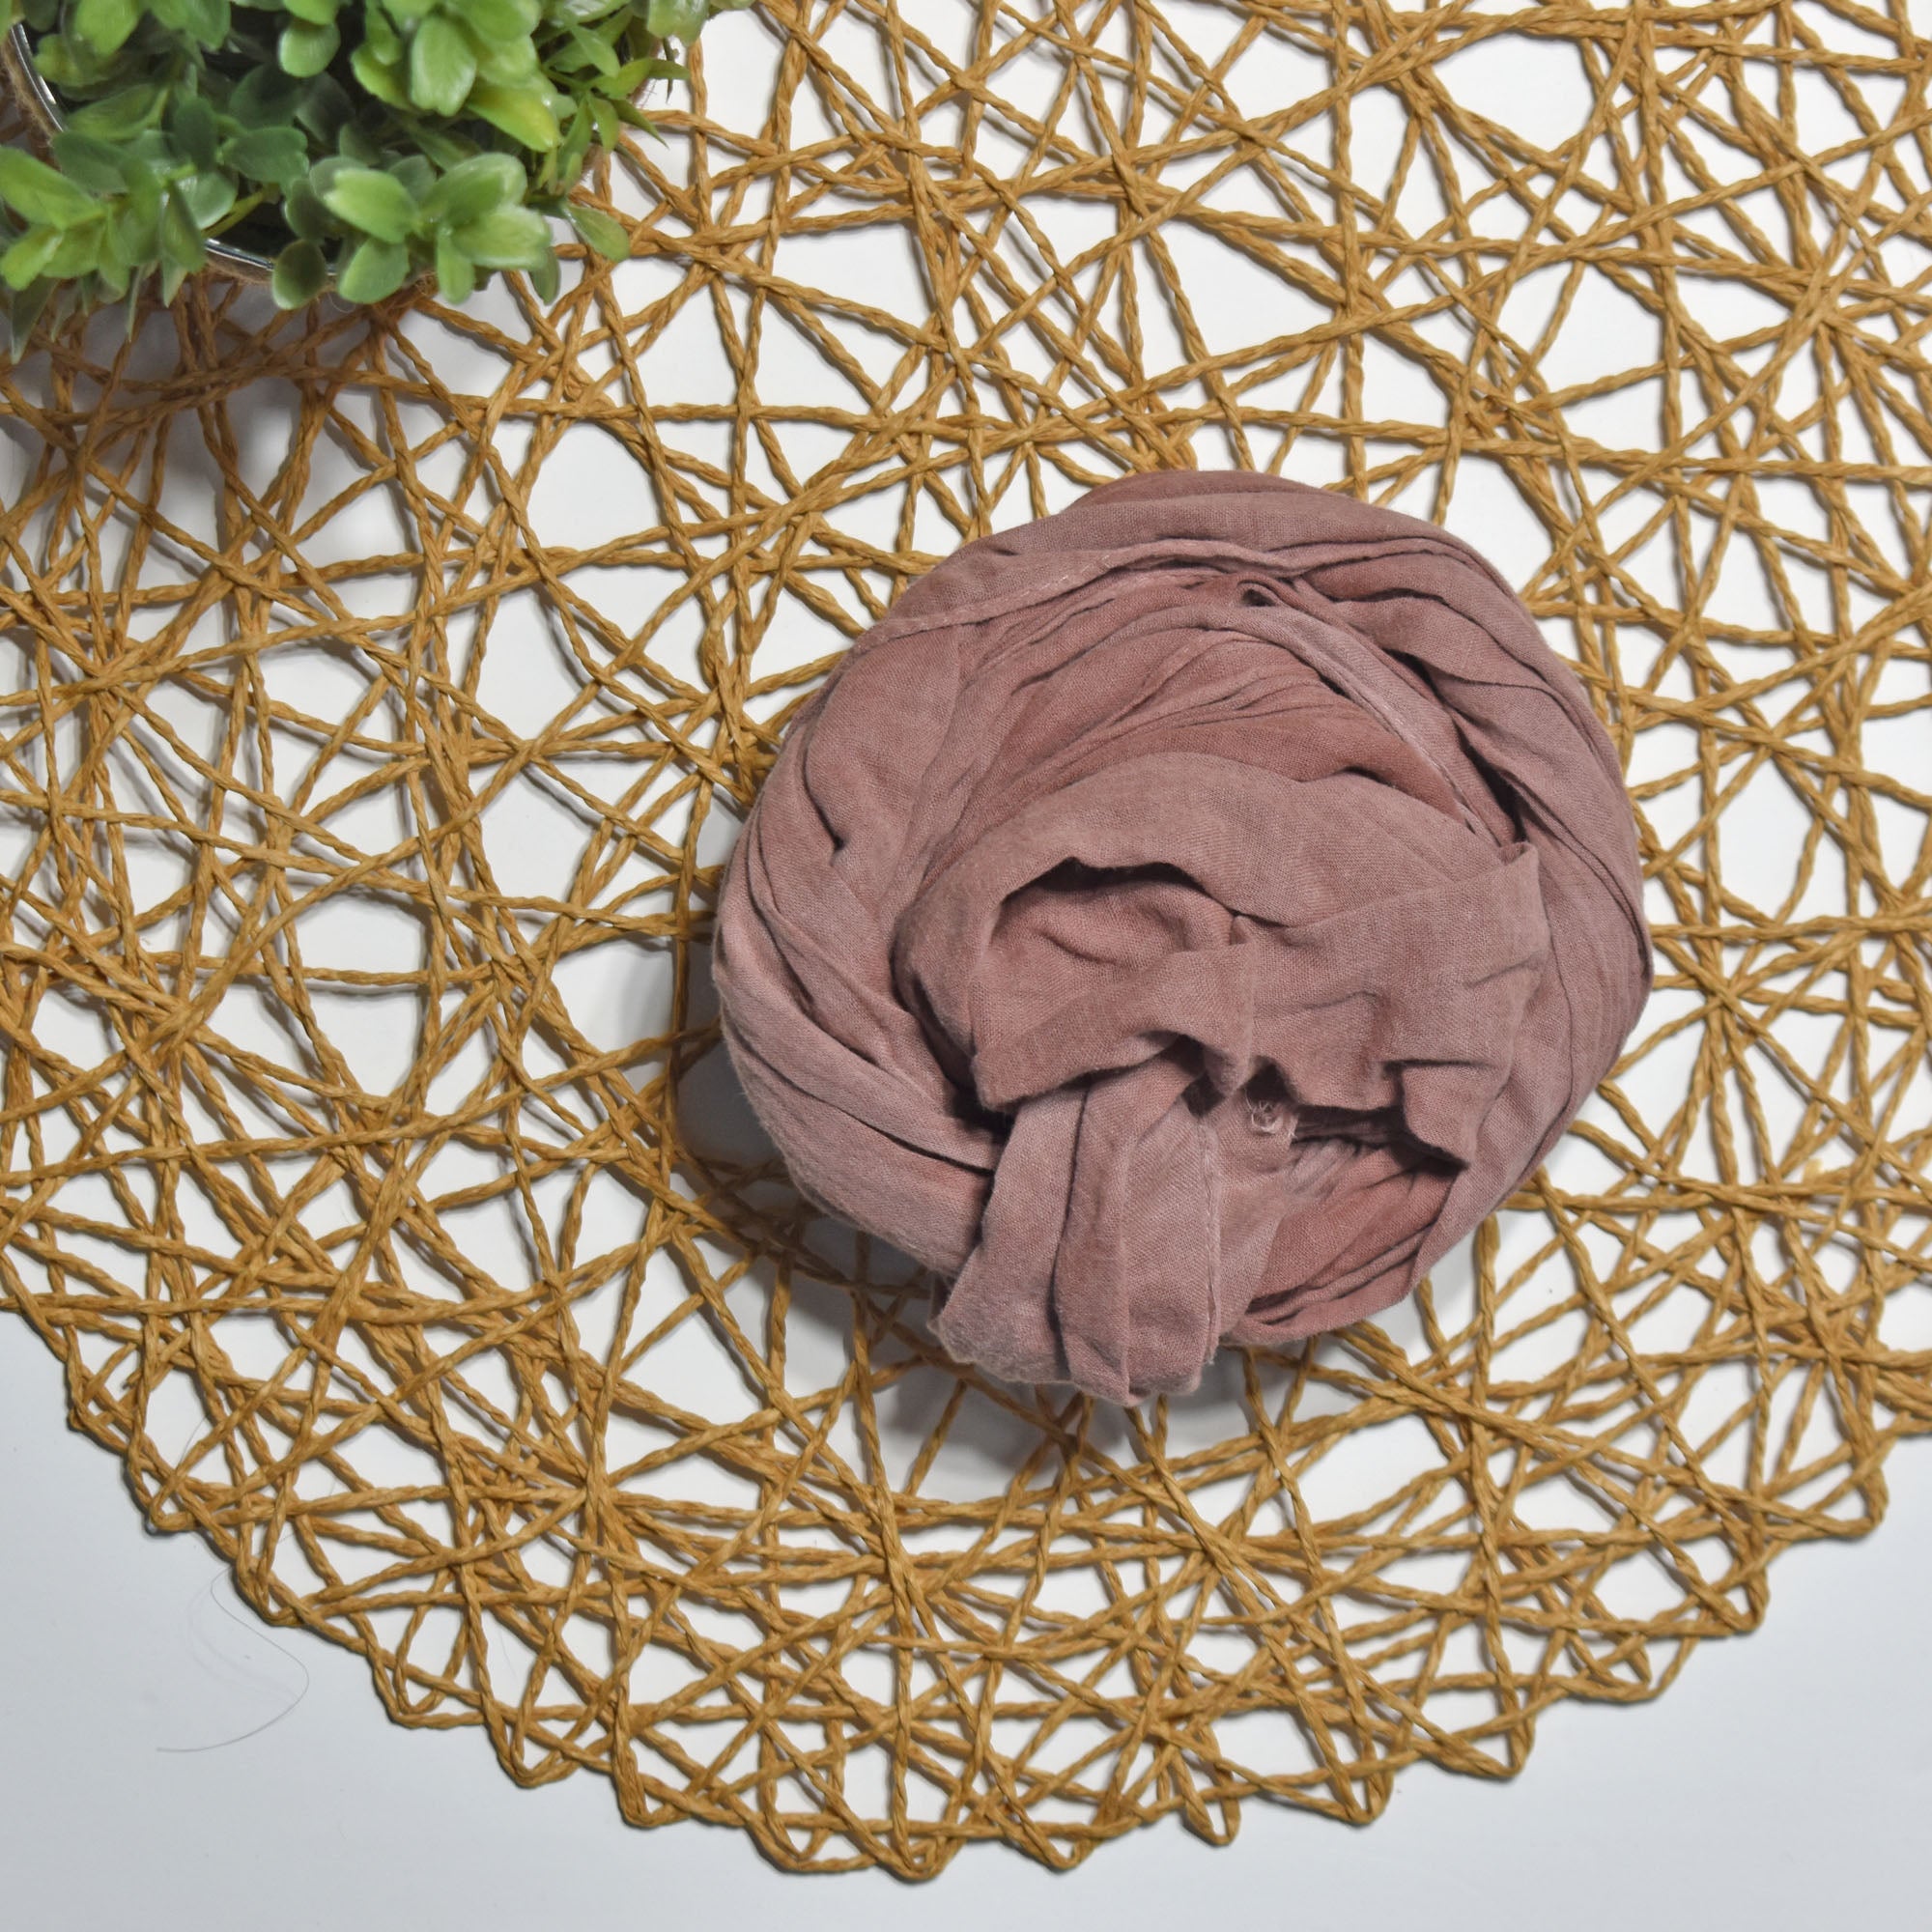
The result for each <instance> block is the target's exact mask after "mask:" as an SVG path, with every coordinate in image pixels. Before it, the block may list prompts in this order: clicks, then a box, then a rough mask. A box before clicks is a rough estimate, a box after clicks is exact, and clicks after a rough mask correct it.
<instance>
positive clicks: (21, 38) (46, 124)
mask: <svg viewBox="0 0 1932 1932" xmlns="http://www.w3.org/2000/svg"><path fill="white" fill-rule="evenodd" d="M0 68H4V69H5V70H6V74H7V78H8V80H9V81H11V82H12V83H13V88H14V95H15V97H16V98H17V99H19V101H20V104H21V105H22V106H23V107H25V108H26V110H27V112H28V114H29V115H30V116H31V117H32V119H33V121H34V124H35V129H36V131H37V132H38V133H39V135H40V137H41V140H42V142H43V144H44V143H45V142H46V141H47V140H48V139H50V138H51V137H52V136H53V135H55V134H58V133H59V132H60V130H61V129H62V128H65V127H66V126H67V117H66V115H65V114H63V113H62V112H61V104H60V101H59V100H58V99H56V98H55V95H54V91H53V89H52V88H51V87H49V86H48V85H47V82H46V80H45V79H44V78H43V75H42V73H41V71H40V69H39V68H37V67H36V66H35V65H34V46H33V43H32V41H31V40H29V38H28V36H27V28H26V24H25V22H23V21H19V20H16V21H14V24H13V26H12V27H11V28H10V29H9V30H8V33H7V38H6V40H5V41H4V42H0ZM207 245H208V267H210V268H218V269H221V270H224V271H225V272H227V273H228V274H231V275H233V276H235V277H236V278H237V279H238V280H240V281H244V282H267V281H268V280H269V279H270V277H271V276H272V275H273V273H274V270H275V263H274V258H273V256H271V255H258V254H257V253H256V252H255V251H254V249H252V248H237V247H236V246H235V245H234V244H233V243H232V242H228V241H220V240H219V239H217V238H215V237H213V236H211V237H210V238H209V240H208V244H207ZM333 280H334V278H333V276H331V277H330V283H331V284H332V283H333Z"/></svg>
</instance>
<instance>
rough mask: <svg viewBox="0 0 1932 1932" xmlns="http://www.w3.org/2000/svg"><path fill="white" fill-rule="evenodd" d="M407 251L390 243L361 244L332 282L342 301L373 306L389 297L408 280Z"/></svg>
mask: <svg viewBox="0 0 1932 1932" xmlns="http://www.w3.org/2000/svg"><path fill="white" fill-rule="evenodd" d="M409 272H410V251H409V250H408V249H407V248H401V247H398V246H397V245H396V244H395V243H394V242H391V241H364V242H361V243H360V244H359V245H358V246H357V247H356V249H355V252H354V253H353V254H352V255H351V256H350V257H349V260H348V262H347V264H346V265H345V266H344V268H343V270H342V272H341V273H340V274H339V275H337V276H336V278H335V288H336V293H337V294H338V295H340V296H341V298H342V299H343V300H344V301H352V302H375V301H381V300H382V299H383V298H384V296H392V295H394V294H395V292H396V291H397V290H398V289H399V288H401V287H402V285H403V283H404V282H405V281H406V280H408V278H409Z"/></svg>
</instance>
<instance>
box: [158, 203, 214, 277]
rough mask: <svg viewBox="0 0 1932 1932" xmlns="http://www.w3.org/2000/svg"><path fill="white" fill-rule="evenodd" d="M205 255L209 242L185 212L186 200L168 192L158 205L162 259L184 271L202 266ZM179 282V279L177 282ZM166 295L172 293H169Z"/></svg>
mask: <svg viewBox="0 0 1932 1932" xmlns="http://www.w3.org/2000/svg"><path fill="white" fill-rule="evenodd" d="M207 259H208V243H207V241H206V240H205V238H204V237H203V235H202V232H201V230H200V229H199V228H197V227H196V226H195V225H194V217H193V215H191V214H190V213H188V209H187V204H186V203H185V201H183V200H182V198H181V196H180V195H178V194H171V195H169V196H168V198H167V200H166V201H165V202H164V203H163V204H162V205H161V260H162V262H163V263H165V264H166V265H167V266H168V267H169V268H172V269H179V270H182V272H183V273H184V274H186V273H190V272H191V271H192V270H196V269H198V268H200V267H201V265H202V264H203V263H204V262H205V261H207ZM176 286H177V287H179V286H180V284H179V283H177V284H176ZM169 299H170V300H172V299H173V297H172V295H170V297H169Z"/></svg>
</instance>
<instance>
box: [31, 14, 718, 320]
mask: <svg viewBox="0 0 1932 1932" xmlns="http://www.w3.org/2000/svg"><path fill="white" fill-rule="evenodd" d="M747 4H749V0H0V24H3V25H4V27H5V29H6V36H5V41H4V52H5V63H6V67H7V71H8V76H9V79H10V80H11V82H12V84H13V86H14V91H15V92H16V94H18V95H19V97H20V98H21V99H22V101H23V103H24V105H25V106H26V108H27V110H28V113H29V115H30V116H31V118H32V119H33V121H34V122H35V124H36V125H37V128H38V129H39V131H40V133H41V135H42V137H43V148H44V152H45V155H46V158H45V159H42V158H40V157H39V156H35V155H32V154H29V153H28V152H27V151H26V150H25V149H22V148H15V147H5V146H0V314H4V316H5V319H6V321H7V323H8V325H9V327H10V331H11V334H12V337H13V340H14V343H15V344H16V345H18V344H21V343H23V342H24V341H25V338H26V335H27V332H28V330H29V329H30V328H31V327H33V325H34V323H35V322H36V321H37V320H38V319H40V318H41V317H43V316H45V315H49V314H50V313H51V315H53V316H55V317H58V316H59V315H61V314H63V313H65V312H68V311H69V310H71V309H73V308H86V307H91V306H93V305H95V304H97V303H100V302H108V301H114V300H117V299H121V298H128V314H129V318H130V322H129V326H130V327H131V326H132V316H133V314H134V311H135V302H134V300H133V299H132V298H133V297H134V296H136V295H137V294H138V292H139V291H140V289H141V288H142V286H143V285H144V284H145V283H146V282H147V281H148V280H149V278H150V277H153V278H155V279H156V281H157V282H158V285H159V288H160V292H161V296H162V298H163V299H164V300H171V299H172V298H173V297H174V294H175V291H176V290H177V289H178V288H179V287H180V285H181V282H182V280H183V278H184V277H185V276H186V275H188V274H191V273H193V272H194V271H195V270H197V269H200V268H203V267H205V266H208V265H209V264H210V263H211V261H213V263H214V264H216V265H218V266H220V267H223V268H225V269H228V270H231V271H233V272H239V273H241V274H244V275H247V274H254V275H256V276H258V277H259V278H261V279H264V280H267V281H268V282H269V283H270V287H271V288H272V289H273V292H274V298H275V299H276V300H277V301H278V302H280V303H281V304H282V305H283V306H284V307H289V308H294V307H298V306H300V305H301V304H302V303H304V302H306V301H309V300H310V299H312V298H314V297H315V296H317V295H319V294H320V293H321V292H322V290H323V289H324V288H326V287H328V286H331V285H332V286H333V287H334V289H335V291H336V293H337V294H338V295H339V296H340V297H341V298H343V299H344V300H347V301H352V302H369V301H379V300H381V299H382V298H384V297H385V296H389V295H392V294H394V293H395V291H396V290H398V289H399V288H401V287H403V285H404V284H405V283H407V282H409V281H411V280H412V279H414V278H417V277H426V276H431V275H433V276H434V277H435V280H436V285H437V288H438V291H439V293H440V295H441V297H442V298H443V299H444V300H445V301H451V302H460V301H463V300H466V299H467V298H469V295H470V294H471V293H472V292H473V291H474V290H475V288H476V287H477V286H478V284H479V283H480V282H482V281H484V280H486V279H487V278H488V277H489V276H490V275H491V274H493V273H495V272H496V271H497V270H507V269H520V270H523V271H524V272H525V273H526V274H527V275H528V276H529V277H530V281H531V285H532V286H533V287H534V289H535V290H536V292H537V294H538V295H539V296H540V297H542V298H544V299H546V300H549V299H551V298H553V297H554V294H555V292H556V288H557V280H558V268H557V256H556V246H555V240H554V229H553V221H554V219H555V218H559V217H560V218H563V219H566V220H568V221H569V222H570V223H571V224H572V226H573V227H574V228H575V230H576V232H577V234H578V235H579V236H581V237H582V240H583V241H584V242H585V244H586V245H587V246H589V247H590V248H592V249H594V250H596V251H597V252H598V253H599V254H601V255H604V256H607V257H609V258H611V259H612V260H617V259H621V258H622V257H623V256H624V255H626V254H627V253H628V252H629V247H630V238H629V236H628V234H627V233H626V231H625V229H624V227H623V226H622V224H621V223H619V222H617V221H615V220H614V219H612V218H611V216H610V215H609V214H607V213H601V212H600V211H598V210H597V209H595V208H592V207H589V206H587V205H586V204H584V203H583V202H582V201H581V200H578V199H575V198H573V192H572V191H573V189H574V188H575V187H576V186H577V185H578V183H579V181H580V179H581V178H582V173H583V170H584V168H585V165H586V162H587V158H588V156H589V153H590V150H591V148H592V146H593V144H597V145H602V146H605V147H611V146H614V145H615V143H616V141H617V139H618V137H619V130H620V128H622V127H623V126H624V125H625V124H629V125H631V126H634V127H640V128H649V127H650V122H649V120H648V118H647V117H646V116H645V114H644V113H643V111H642V109H641V108H640V107H639V104H638V102H639V98H640V96H641V95H642V94H643V92H644V90H645V89H647V88H648V87H649V86H650V85H651V84H652V83H653V82H657V81H674V80H680V79H682V78H684V77H685V72H686V70H685V68H684V67H683V65H682V64H681V62H680V61H679V59H678V58H677V55H678V53H679V51H680V50H681V49H688V48H689V47H690V46H691V45H692V43H694V42H695V41H696V38H697V35H698V32H699V30H700V29H701V28H702V27H703V25H704V23H705V20H706V19H707V18H708V17H709V16H710V15H711V14H714V13H719V12H723V11H725V10H726V9H730V8H735V7H741V6H745V5H747Z"/></svg>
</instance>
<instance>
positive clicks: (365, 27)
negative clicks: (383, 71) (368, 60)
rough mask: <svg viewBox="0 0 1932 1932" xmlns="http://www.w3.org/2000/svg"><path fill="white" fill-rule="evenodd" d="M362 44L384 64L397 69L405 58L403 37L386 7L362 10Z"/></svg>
mask: <svg viewBox="0 0 1932 1932" xmlns="http://www.w3.org/2000/svg"><path fill="white" fill-rule="evenodd" d="M362 44H363V45H364V46H365V47H367V48H368V49H369V51H370V52H371V53H372V54H374V55H375V56H376V58H377V59H378V60H379V61H381V62H382V63H383V65H384V67H395V66H397V65H398V64H399V63H400V62H401V60H402V58H403V37H402V35H401V34H400V33H399V32H398V31H397V28H396V23H395V21H394V20H392V19H391V18H390V17H389V14H388V10H387V9H386V8H384V7H364V8H363V10H362Z"/></svg>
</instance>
